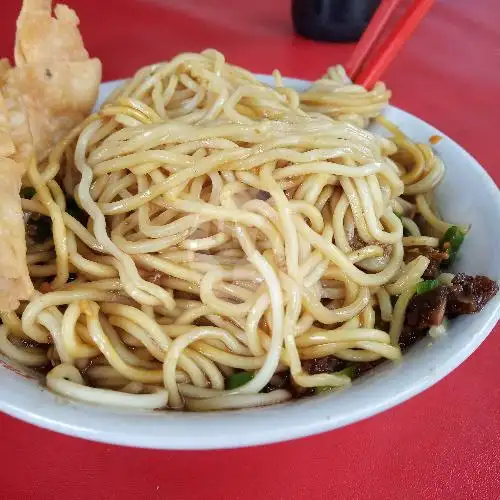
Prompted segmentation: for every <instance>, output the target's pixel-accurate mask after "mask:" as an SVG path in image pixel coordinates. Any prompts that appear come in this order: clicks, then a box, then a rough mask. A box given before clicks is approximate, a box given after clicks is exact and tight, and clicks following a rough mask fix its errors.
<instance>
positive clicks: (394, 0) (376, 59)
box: [346, 0, 434, 89]
mask: <svg viewBox="0 0 500 500" xmlns="http://www.w3.org/2000/svg"><path fill="white" fill-rule="evenodd" d="M401 3H402V0H382V2H381V4H380V6H379V7H378V9H377V10H376V12H375V14H374V15H373V17H372V19H371V21H370V23H369V25H368V27H367V28H366V30H365V32H364V33H363V36H362V37H361V40H360V41H359V42H358V44H357V46H356V48H355V50H354V52H353V54H352V56H351V58H350V59H349V61H348V63H347V64H346V71H347V74H348V75H349V77H350V78H351V80H352V81H353V82H355V83H357V84H359V85H363V86H364V87H366V88H368V89H369V88H371V87H373V85H374V84H375V83H376V82H377V81H378V80H379V79H380V77H381V76H382V74H383V73H384V71H385V70H386V69H387V67H388V66H389V65H390V64H391V62H392V61H393V60H394V58H395V57H396V55H397V54H398V52H399V51H400V50H401V48H402V47H403V45H404V43H405V42H406V41H407V40H408V39H409V38H410V36H411V35H412V33H413V32H414V31H415V29H416V28H417V26H418V25H419V24H420V21H422V19H423V18H424V16H425V15H426V14H427V12H428V11H429V9H430V8H431V7H432V4H433V3H434V0H412V1H411V2H410V5H409V6H408V8H407V10H406V11H405V13H404V14H403V15H402V16H401V17H400V18H399V20H398V21H397V22H396V24H395V26H394V29H393V30H392V31H391V32H390V33H389V34H388V35H387V37H386V38H385V39H384V40H383V41H382V42H381V39H382V35H383V32H384V29H385V28H386V27H387V25H388V23H389V22H390V21H391V19H392V18H393V16H394V14H395V10H396V7H398V6H399V5H400V4H401Z"/></svg>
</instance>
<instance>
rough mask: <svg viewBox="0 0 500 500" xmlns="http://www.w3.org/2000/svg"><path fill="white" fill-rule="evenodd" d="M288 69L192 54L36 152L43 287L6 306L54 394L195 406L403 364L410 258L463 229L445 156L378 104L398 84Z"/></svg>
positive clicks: (13, 331)
mask: <svg viewBox="0 0 500 500" xmlns="http://www.w3.org/2000/svg"><path fill="white" fill-rule="evenodd" d="M274 77H275V83H276V86H275V87H274V88H272V87H270V86H267V85H265V84H263V83H261V82H260V81H258V80H257V79H256V78H255V77H254V76H253V75H252V74H251V73H249V72H248V71H246V70H244V69H242V68H238V67H235V66H231V65H229V64H227V63H226V62H225V60H224V57H223V56H222V54H220V53H218V52H216V51H214V50H207V51H204V52H202V53H201V54H194V53H193V54H190V53H188V54H181V55H179V56H177V57H175V58H174V59H172V60H171V61H169V62H166V63H162V64H157V65H153V66H148V67H145V68H142V69H141V70H139V71H138V72H137V73H136V74H135V76H134V77H133V78H131V79H130V80H128V81H126V82H125V83H124V84H123V85H121V86H120V88H119V89H117V90H116V91H115V92H113V94H112V95H111V96H110V97H109V98H108V99H107V101H106V103H105V104H104V105H103V106H102V107H101V108H100V110H99V111H98V112H97V113H95V114H92V115H91V116H89V117H88V118H86V119H85V120H84V121H83V122H82V123H81V124H79V125H78V126H76V127H75V128H74V129H73V130H72V131H71V132H70V133H69V134H68V135H67V136H66V137H65V138H64V139H63V140H62V141H60V142H59V143H58V144H57V145H56V146H55V147H53V148H52V150H51V152H50V154H49V156H48V157H47V159H45V160H43V161H38V162H37V161H36V160H35V159H34V157H33V156H32V158H31V161H30V162H29V165H28V168H27V175H26V177H25V180H24V185H25V187H33V188H34V190H35V191H36V193H35V194H34V196H33V197H31V198H29V197H25V199H23V209H24V211H25V212H26V213H27V214H29V215H30V216H31V217H35V219H36V220H38V221H45V222H46V223H47V224H49V226H50V228H51V232H50V235H49V237H47V238H45V239H43V240H39V241H35V240H33V241H31V244H30V245H29V248H28V256H27V260H28V266H29V271H30V276H31V278H32V280H33V283H34V285H35V288H36V290H37V291H36V292H35V294H34V295H33V296H32V297H31V299H30V300H29V301H27V302H23V303H22V305H21V307H20V309H19V310H18V311H17V312H13V311H8V312H7V311H5V312H3V313H2V320H3V327H2V328H1V336H0V350H1V351H2V352H4V353H5V354H7V355H8V356H10V357H11V358H12V359H14V360H16V361H18V362H20V363H22V364H24V365H27V366H31V367H44V366H47V365H49V366H51V369H50V371H49V372H48V375H47V384H48V386H49V388H50V389H52V390H53V391H55V392H57V393H59V394H62V395H65V396H68V397H71V398H74V399H79V400H82V401H87V402H93V403H95V402H97V403H100V404H111V405H120V406H125V407H131V408H142V409H153V408H172V409H182V408H184V409H189V410H218V409H231V408H244V407H251V406H261V405H269V404H274V403H279V402H282V401H285V400H288V399H290V398H291V397H292V392H291V391H290V390H289V389H287V388H276V390H272V391H269V390H268V389H269V386H270V385H272V384H273V380H275V378H276V376H278V377H279V376H280V374H289V375H288V376H289V377H290V379H291V380H292V382H293V385H294V386H295V387H296V388H299V389H300V388H302V389H310V388H318V387H333V388H337V387H343V386H347V385H349V384H350V382H351V378H350V376H349V374H348V373H346V372H345V370H339V371H337V372H335V371H334V372H332V373H313V374H311V373H309V372H308V371H307V370H306V369H304V363H306V362H307V360H312V359H316V358H321V357H324V356H334V357H335V358H337V359H339V360H344V361H347V362H356V363H373V362H377V361H379V360H382V359H387V360H394V361H395V360H398V359H400V358H401V350H400V346H399V343H398V340H399V337H400V335H401V331H402V328H403V322H404V316H405V311H406V306H407V304H408V302H409V300H410V299H411V297H412V296H413V294H414V292H415V287H416V286H417V284H418V283H419V282H421V281H422V275H423V274H424V272H425V270H426V268H427V266H428V265H429V262H430V260H429V258H427V257H426V256H423V255H421V256H419V257H417V258H416V259H414V260H412V261H411V262H409V263H408V262H405V260H404V253H405V249H406V248H407V247H411V246H419V245H426V246H431V247H437V246H438V245H439V238H440V237H441V236H442V235H443V234H444V233H445V232H446V231H447V229H448V228H449V227H450V225H449V224H448V223H446V222H445V221H443V220H441V218H440V217H439V215H438V214H437V212H436V211H435V206H434V201H433V196H432V192H433V189H434V188H435V186H436V185H437V184H438V183H439V182H440V180H441V179H442V177H443V175H444V166H443V164H442V162H441V160H440V159H439V158H438V157H437V156H435V155H434V153H433V151H432V149H431V148H430V147H429V146H428V145H424V144H414V143H412V142H411V141H410V140H408V138H406V137H405V136H404V135H403V134H402V133H401V132H400V131H399V130H398V129H397V128H395V127H394V125H392V124H391V123H389V122H388V121H387V120H386V119H384V118H382V117H381V116H380V112H381V110H382V109H383V108H384V107H385V106H386V105H387V103H388V99H389V97H390V93H389V91H388V90H387V89H386V88H385V86H384V85H383V84H382V83H378V84H377V85H376V86H375V87H374V88H373V89H372V90H371V91H367V90H365V89H364V88H362V87H359V86H356V85H354V84H352V83H350V81H349V80H348V79H347V77H346V75H345V73H344V71H343V69H342V68H341V67H335V68H331V69H330V70H329V71H328V73H327V75H325V77H324V78H323V79H321V80H319V81H318V82H316V83H315V84H314V85H313V86H312V88H311V89H309V90H307V91H305V92H303V93H298V92H296V91H295V90H294V89H292V88H287V87H286V86H284V84H283V82H282V79H281V76H280V74H279V73H278V72H275V73H274ZM371 119H375V120H378V121H379V122H380V124H381V125H383V126H384V127H386V129H388V130H389V132H390V133H391V134H392V137H391V138H390V139H388V138H385V137H383V136H382V135H377V134H375V133H373V132H370V131H368V130H366V128H365V127H366V126H367V125H368V123H369V121H370V120H371ZM75 200H76V203H75ZM415 212H418V213H419V214H420V216H421V218H422V220H423V222H424V226H425V227H426V228H427V229H426V231H427V232H426V234H422V232H421V227H422V225H420V226H419V225H417V224H415V222H414V221H413V215H414V214H415ZM38 223H40V222H38ZM379 317H381V319H382V323H383V325H385V326H384V327H381V326H380V324H381V323H380V321H378V320H377V318H379ZM241 375H243V379H241V380H240V383H233V382H231V381H232V380H233V381H234V380H235V379H234V377H235V376H240V377H241ZM241 382H243V383H241Z"/></svg>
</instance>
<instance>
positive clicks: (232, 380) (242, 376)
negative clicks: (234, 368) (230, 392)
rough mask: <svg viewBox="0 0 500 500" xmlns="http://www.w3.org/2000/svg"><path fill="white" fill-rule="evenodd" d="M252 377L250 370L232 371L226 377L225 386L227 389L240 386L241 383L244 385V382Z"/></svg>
mask: <svg viewBox="0 0 500 500" xmlns="http://www.w3.org/2000/svg"><path fill="white" fill-rule="evenodd" d="M252 379H253V373H251V372H238V373H233V375H231V376H230V377H229V378H228V379H227V388H228V389H236V388H238V387H241V386H242V385H245V384H246V383H248V382H250V380H252Z"/></svg>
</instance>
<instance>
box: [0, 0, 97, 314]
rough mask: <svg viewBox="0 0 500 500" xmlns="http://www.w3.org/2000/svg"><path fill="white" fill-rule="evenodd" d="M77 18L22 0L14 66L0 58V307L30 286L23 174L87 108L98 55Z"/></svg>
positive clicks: (48, 4) (13, 304)
mask: <svg viewBox="0 0 500 500" xmlns="http://www.w3.org/2000/svg"><path fill="white" fill-rule="evenodd" d="M78 23H79V20H78V17H77V15H76V14H75V12H74V11H73V10H71V9H70V8H69V7H67V6H65V5H57V6H56V8H55V17H53V16H52V1H51V0H24V1H23V5H22V8H21V13H20V15H19V18H18V21H17V34H16V44H15V54H14V58H15V62H16V67H13V68H12V67H11V66H10V64H9V62H8V61H7V60H6V59H0V193H1V195H2V196H0V259H1V261H0V309H2V310H10V309H16V308H17V307H18V306H19V301H20V300H27V299H29V298H30V296H31V294H32V293H33V286H32V284H31V280H30V277H29V272H28V266H27V261H26V241H25V227H24V220H23V212H22V207H21V197H20V195H19V190H20V188H21V179H22V176H23V174H24V172H25V170H26V165H27V163H28V161H31V160H33V158H36V160H37V162H41V161H43V160H44V159H45V158H46V157H47V155H48V154H49V153H50V150H51V149H52V147H53V146H54V145H55V144H56V143H57V142H58V141H59V140H60V139H62V138H63V137H64V136H65V135H66V134H67V133H68V132H69V131H70V130H71V129H73V128H74V127H75V126H76V125H78V124H79V123H80V122H81V121H82V120H84V119H85V117H86V116H87V115H88V114H89V113H90V112H91V111H92V107H93V106H94V104H95V101H96V99H97V95H98V91H99V84H100V82H101V62H100V61H99V60H98V59H89V55H88V53H87V51H86V50H85V47H84V45H83V41H82V37H81V35H80V32H79V30H78Z"/></svg>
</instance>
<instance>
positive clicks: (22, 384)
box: [0, 77, 500, 449]
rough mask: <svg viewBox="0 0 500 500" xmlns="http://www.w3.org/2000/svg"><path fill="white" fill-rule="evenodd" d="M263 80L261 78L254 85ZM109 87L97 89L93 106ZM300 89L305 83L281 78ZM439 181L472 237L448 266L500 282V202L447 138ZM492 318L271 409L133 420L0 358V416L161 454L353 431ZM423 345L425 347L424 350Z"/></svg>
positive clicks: (425, 128) (488, 310)
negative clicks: (344, 384)
mask: <svg viewBox="0 0 500 500" xmlns="http://www.w3.org/2000/svg"><path fill="white" fill-rule="evenodd" d="M262 79H263V80H264V81H266V82H270V78H269V77H262ZM117 84H118V82H111V83H106V84H104V85H102V88H101V98H102V97H104V96H105V95H106V94H107V93H109V92H110V91H111V90H112V89H113V88H114V87H116V85H117ZM288 84H289V85H292V86H294V87H296V88H297V89H302V88H305V87H307V86H308V83H307V82H304V81H300V80H289V81H288ZM386 115H387V116H388V117H389V118H390V119H391V120H393V121H394V122H395V123H397V124H398V125H399V126H400V127H401V128H402V130H403V131H404V132H406V133H407V134H408V135H409V136H410V137H411V138H412V139H413V140H416V141H422V142H425V141H427V140H428V138H429V137H430V136H431V135H433V134H440V135H443V134H441V133H440V132H439V131H438V130H436V129H435V128H434V127H432V126H430V125H428V124H427V123H425V122H423V121H422V120H419V119H418V118H415V117H414V116H412V115H410V114H408V113H405V112H404V111H401V110H399V109H396V108H393V107H391V108H389V109H388V110H387V112H386ZM436 150H437V152H438V153H439V155H440V156H441V157H442V159H443V160H444V162H445V164H446V166H447V167H448V168H447V173H446V177H445V179H444V181H443V182H442V184H441V185H440V187H439V189H438V201H439V205H440V208H441V211H442V212H443V215H444V217H445V218H446V219H448V220H450V221H452V222H457V223H470V224H472V230H471V232H470V234H469V236H468V237H467V239H466V243H465V244H464V246H463V249H462V252H461V257H460V260H459V261H458V262H457V264H456V268H457V269H460V270H463V271H465V272H467V273H469V274H484V275H486V276H489V277H490V278H493V279H496V280H498V279H500V259H492V258H491V257H490V256H491V255H496V254H497V252H498V249H499V248H500V229H499V221H500V194H499V191H498V188H497V187H496V185H495V184H494V182H493V181H492V180H491V178H490V177H489V176H488V175H487V174H486V172H485V171H484V170H483V169H482V168H481V166H480V165H479V164H478V163H477V162H476V161H475V160H474V158H472V157H471V156H470V155H469V154H468V153H467V152H465V151H464V150H463V149H462V148H461V147H460V146H458V144H456V143H455V142H453V141H452V140H451V139H449V138H447V137H444V139H443V140H442V141H441V142H440V143H439V144H438V145H437V146H436ZM499 316H500V295H498V296H497V297H495V298H494V299H493V300H492V301H491V302H490V303H489V304H488V305H487V306H486V307H485V308H484V310H483V311H482V312H481V313H479V314H477V315H471V316H463V317H460V318H457V319H454V320H453V321H451V323H450V328H449V330H448V332H447V335H446V336H444V337H442V338H440V339H439V340H431V339H430V338H428V339H426V340H423V341H421V342H419V343H418V344H417V345H415V346H414V347H413V348H412V349H411V350H410V351H409V352H408V353H407V354H406V355H405V356H404V359H403V362H402V363H399V364H393V363H390V362H387V363H384V364H383V365H381V366H379V367H377V368H376V369H375V370H373V371H371V372H369V373H368V374H366V375H365V376H363V377H362V378H360V379H358V380H356V381H355V382H354V383H353V385H352V387H350V388H348V389H346V390H344V391H339V392H332V393H328V394H324V395H320V396H317V397H311V398H304V399H301V400H295V401H291V402H288V403H284V404H280V405H277V406H270V407H266V408H255V409H249V410H242V411H226V412H213V413H179V412H173V411H172V412H164V411H163V412H150V413H147V412H138V411H128V410H121V409H114V408H109V407H100V406H93V405H90V404H84V403H79V402H74V401H70V400H68V399H64V398H62V397H60V396H57V395H55V394H53V393H51V392H50V391H48V390H47V389H46V388H45V387H44V386H43V384H42V381H40V380H39V379H37V378H36V376H35V375H33V373H32V372H30V371H29V370H26V369H24V368H22V367H19V366H16V365H15V364H14V363H11V362H10V361H8V360H7V359H5V358H4V359H2V358H1V357H0V410H2V411H4V412H6V413H8V414H10V415H13V416H15V417H17V418H20V419H22V420H25V421H27V422H30V423H32V424H35V425H38V426H40V427H45V428H48V429H52V430H55V431H58V432H61V433H64V434H70V435H73V436H79V437H83V438H87V439H91V440H95V441H103V442H106V443H117V444H123V445H131V446H138V447H144V448H161V449H207V448H234V447H240V446H249V445H256V444H264V443H272V442H277V441H285V440H288V439H293V438H298V437H302V436H308V435H312V434H317V433H320V432H323V431H328V430H332V429H336V428H339V427H342V426H344V425H347V424H352V423H354V422H357V421H358V420H361V419H364V418H367V417H369V416H371V415H374V414H376V413H379V412H381V411H383V410H387V409H388V408H391V407H392V406H395V405H397V404H398V403H401V402H403V401H405V400H407V399H409V398H411V397H412V396H414V395H415V394H418V393H419V392H422V391H423V390H425V389H427V388H428V387H430V386H431V385H433V384H435V383H436V382H437V381H439V380H440V379H442V378H443V377H445V376H446V375H447V374H448V373H450V372H451V371H452V370H453V369H455V368H456V367H457V366H458V365H459V364H460V363H462V362H463V361H464V360H465V359H466V358H467V357H468V356H470V354H471V353H472V352H473V351H474V350H475V349H476V348H477V347H478V346H479V344H481V342H482V341H483V340H484V339H485V338H486V336H487V335H488V333H489V332H490V331H491V330H492V328H493V327H494V326H495V324H496V322H497V321H498V319H499ZM429 344H432V345H431V346H429Z"/></svg>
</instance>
